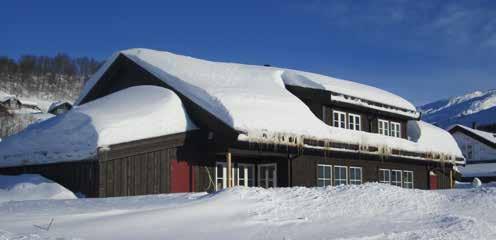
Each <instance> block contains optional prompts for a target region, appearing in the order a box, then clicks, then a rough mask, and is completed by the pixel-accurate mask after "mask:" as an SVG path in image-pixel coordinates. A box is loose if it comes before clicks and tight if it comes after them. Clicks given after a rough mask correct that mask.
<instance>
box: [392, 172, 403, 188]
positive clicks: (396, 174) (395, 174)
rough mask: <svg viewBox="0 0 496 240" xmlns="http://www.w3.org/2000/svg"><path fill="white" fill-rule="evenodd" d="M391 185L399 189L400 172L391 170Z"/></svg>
mask: <svg viewBox="0 0 496 240" xmlns="http://www.w3.org/2000/svg"><path fill="white" fill-rule="evenodd" d="M391 185H394V186H398V187H401V170H391Z"/></svg>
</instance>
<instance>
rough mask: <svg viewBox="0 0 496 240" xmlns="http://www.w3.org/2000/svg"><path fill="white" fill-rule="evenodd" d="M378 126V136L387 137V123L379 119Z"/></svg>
mask: <svg viewBox="0 0 496 240" xmlns="http://www.w3.org/2000/svg"><path fill="white" fill-rule="evenodd" d="M378 125H379V126H378V130H379V134H382V135H386V136H389V121H386V120H382V119H379V120H378Z"/></svg>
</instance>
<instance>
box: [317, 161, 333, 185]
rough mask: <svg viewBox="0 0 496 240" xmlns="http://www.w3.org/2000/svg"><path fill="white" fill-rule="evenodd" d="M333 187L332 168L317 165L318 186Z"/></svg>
mask: <svg viewBox="0 0 496 240" xmlns="http://www.w3.org/2000/svg"><path fill="white" fill-rule="evenodd" d="M330 185H332V166H331V165H325V164H318V165H317V186H319V187H325V186H330Z"/></svg>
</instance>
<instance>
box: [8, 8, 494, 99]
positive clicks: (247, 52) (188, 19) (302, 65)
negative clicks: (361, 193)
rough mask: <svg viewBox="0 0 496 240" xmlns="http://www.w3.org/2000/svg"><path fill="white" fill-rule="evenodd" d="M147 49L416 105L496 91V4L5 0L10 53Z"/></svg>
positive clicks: (97, 54)
mask: <svg viewBox="0 0 496 240" xmlns="http://www.w3.org/2000/svg"><path fill="white" fill-rule="evenodd" d="M133 47H146V48H153V49H161V50H167V51H171V52H175V53H179V54H185V55H190V56H194V57H199V58H205V59H211V60H220V61H231V62H240V63H249V64H271V65H274V66H280V67H288V68H295V69H300V70H306V71H311V72H317V73H322V74H326V75H330V76H334V77H338V78H343V79H349V80H353V81H357V82H361V83H365V84H370V85H373V86H376V87H379V88H383V89H386V90H389V91H392V92H394V93H397V94H399V95H401V96H403V97H405V98H407V99H408V100H411V101H413V102H414V103H415V104H423V103H427V102H429V101H433V100H437V99H439V98H445V97H448V96H452V95H459V94H463V93H466V92H470V91H474V90H478V89H482V90H484V89H491V88H496V79H495V77H494V76H496V67H495V63H496V61H495V57H496V1H491V0H486V1H477V0H466V1H444V0H432V1H419V0H376V1H360V0H355V1H349V0H336V1H313V0H308V1H293V0H289V1H276V0H266V1H188V0H183V1H177V2H173V1H146V0H140V1H136V0H134V1H113V2H111V1H101V0H100V1H93V0H85V1H55V0H54V1H38V0H31V1H30V0H23V1H7V2H4V3H2V7H1V8H0V55H8V56H11V57H18V56H20V55H22V54H40V55H41V54H44V55H54V54H56V53H58V52H66V53H68V54H70V55H73V56H92V57H95V58H98V59H105V58H106V57H108V56H109V55H110V54H111V53H112V52H114V51H117V50H119V49H126V48H133Z"/></svg>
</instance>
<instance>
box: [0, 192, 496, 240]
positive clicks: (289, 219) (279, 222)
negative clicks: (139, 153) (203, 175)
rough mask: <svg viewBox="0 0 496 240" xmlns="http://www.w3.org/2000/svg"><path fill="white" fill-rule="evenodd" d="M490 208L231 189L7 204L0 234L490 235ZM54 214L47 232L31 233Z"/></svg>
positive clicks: (458, 201)
mask: <svg viewBox="0 0 496 240" xmlns="http://www.w3.org/2000/svg"><path fill="white" fill-rule="evenodd" d="M40 205H42V206H43V207H42V208H41V207H40ZM48 212H49V214H47V213H48ZM494 212H496V188H486V187H482V188H480V189H452V190H439V191H425V190H410V189H403V188H399V187H395V186H390V185H384V184H378V183H367V184H364V185H357V186H350V185H348V186H339V187H327V188H304V187H294V188H276V189H262V188H241V187H237V188H233V189H227V190H223V191H221V192H218V193H213V194H205V193H188V194H165V195H150V196H138V197H124V198H107V199H77V200H66V201H59V200H48V201H27V202H10V203H4V204H3V205H0V238H2V237H4V238H7V239H10V238H12V239H21V238H23V237H26V238H27V237H31V238H35V239H40V238H41V239H54V238H66V239H278V240H280V239H363V240H365V239H367V240H370V239H395V240H397V239H400V240H401V239H416V240H419V239H495V238H496V227H495V226H496V215H495V214H494ZM51 218H54V219H55V221H54V224H53V227H52V229H51V230H50V231H44V230H41V229H38V228H34V227H32V225H33V224H37V225H42V224H45V225H46V224H48V223H49V222H50V219H51ZM102 226H104V227H102Z"/></svg>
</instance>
